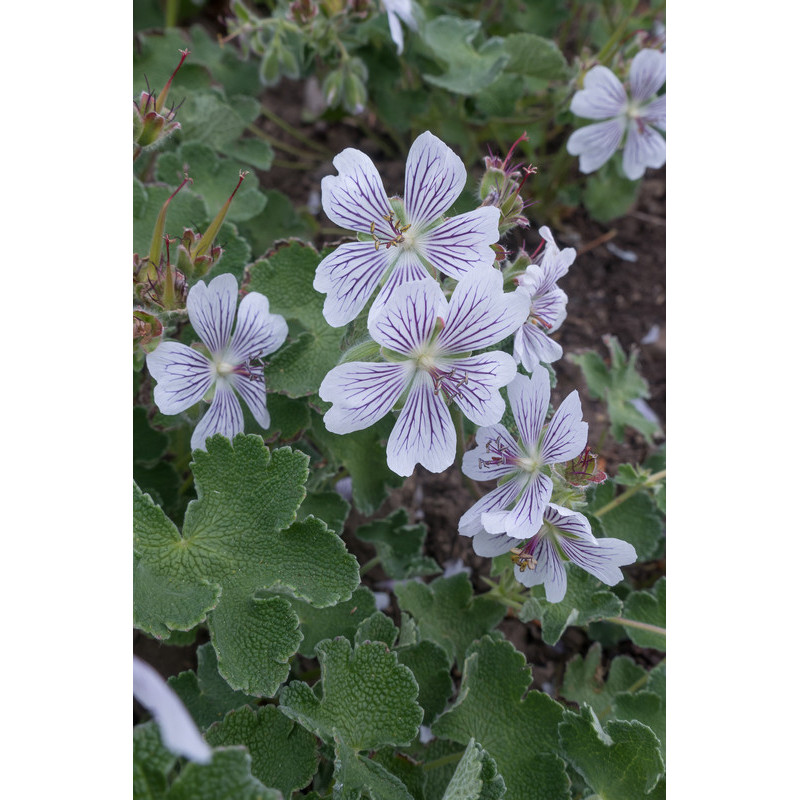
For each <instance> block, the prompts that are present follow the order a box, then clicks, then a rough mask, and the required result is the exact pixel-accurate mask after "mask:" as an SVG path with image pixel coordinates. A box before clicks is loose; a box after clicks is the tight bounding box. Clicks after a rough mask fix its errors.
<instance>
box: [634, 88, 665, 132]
mask: <svg viewBox="0 0 800 800" xmlns="http://www.w3.org/2000/svg"><path fill="white" fill-rule="evenodd" d="M639 119H640V120H642V121H643V122H645V123H647V124H648V125H655V126H656V128H661V130H662V131H665V130H666V129H667V96H666V95H665V94H662V95H661V97H656V99H655V100H653V102H652V103H648V104H647V105H646V106H642V108H640V109H639Z"/></svg>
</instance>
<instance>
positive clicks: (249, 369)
mask: <svg viewBox="0 0 800 800" xmlns="http://www.w3.org/2000/svg"><path fill="white" fill-rule="evenodd" d="M214 366H215V367H216V370H217V376H218V377H220V378H227V377H228V376H229V375H241V376H242V377H244V378H247V379H248V380H250V381H263V380H264V366H263V364H260V363H259V359H249V360H248V361H246V362H245V363H243V364H231V363H230V362H228V361H225V360H220V361H217V362H215V364H214Z"/></svg>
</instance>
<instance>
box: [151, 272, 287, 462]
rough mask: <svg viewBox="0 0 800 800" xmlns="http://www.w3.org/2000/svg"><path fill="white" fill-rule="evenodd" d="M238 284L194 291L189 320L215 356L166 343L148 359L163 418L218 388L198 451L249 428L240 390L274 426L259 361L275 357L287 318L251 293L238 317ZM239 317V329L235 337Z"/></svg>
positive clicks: (195, 437) (197, 438)
mask: <svg viewBox="0 0 800 800" xmlns="http://www.w3.org/2000/svg"><path fill="white" fill-rule="evenodd" d="M237 296H238V284H237V282H236V278H235V277H234V276H233V275H230V274H225V275H219V276H217V277H216V278H214V279H213V280H212V281H211V282H210V283H209V284H208V286H206V285H205V283H204V282H203V281H199V282H198V283H196V284H195V285H194V286H192V288H191V289H190V290H189V295H188V297H187V298H186V309H187V311H188V312H189V321H190V322H191V323H192V327H193V328H194V330H195V332H196V333H197V335H198V336H199V337H200V339H201V340H202V342H203V344H204V345H205V346H206V348H207V349H208V352H209V353H210V356H211V357H210V358H209V357H208V356H206V355H204V354H203V353H200V352H198V351H197V350H194V349H192V348H191V347H188V346H187V345H185V344H182V343H180V342H162V343H161V344H160V345H159V346H158V347H157V348H156V349H155V350H154V351H153V352H152V353H149V354H148V355H147V368H148V369H149V370H150V374H151V375H152V376H153V378H155V380H156V381H157V382H158V385H157V386H156V388H155V390H154V392H153V398H154V400H155V402H156V405H157V406H158V408H159V410H160V411H161V413H162V414H179V413H180V412H181V411H185V410H186V409H187V408H190V407H191V406H193V405H194V404H195V403H197V402H199V401H200V400H201V399H202V398H203V396H204V395H205V394H206V392H208V391H209V390H210V389H211V388H212V387H213V389H214V399H213V401H212V403H211V408H210V409H209V410H208V412H207V413H206V414H205V416H204V417H203V418H202V419H201V420H200V422H199V424H198V425H197V428H195V431H194V433H193V434H192V443H191V446H192V450H198V449H199V450H204V449H205V446H206V439H207V438H208V437H209V436H213V435H214V434H215V433H221V434H223V435H225V436H227V437H228V438H229V439H232V438H233V437H234V436H235V435H236V434H237V433H241V432H242V431H243V430H244V416H243V415H242V409H241V406H240V405H239V401H238V400H237V399H236V395H235V394H234V390H235V391H236V392H238V394H239V395H240V396H241V397H242V398H243V399H244V401H245V403H247V407H248V408H249V409H250V411H252V413H253V416H254V417H255V419H256V422H258V424H259V425H261V427H262V428H264V429H266V428H269V412H268V411H267V389H266V386H265V385H264V368H263V366H261V365H260V364H259V363H258V360H259V359H261V358H263V357H264V356H266V355H269V354H270V353H274V352H275V351H276V350H277V349H278V348H279V347H280V346H281V345H282V344H283V342H284V340H285V339H286V335H287V333H288V328H287V326H286V320H285V319H284V318H283V317H282V316H280V315H279V314H270V313H269V301H268V300H267V298H266V297H264V295H263V294H259V293H258V292H250V293H249V294H248V295H246V296H245V298H244V300H242V302H241V304H240V305H239V312H238V316H237V313H236V299H237ZM234 317H235V318H236V330H235V331H234V332H233V336H231V330H232V328H233V321H234Z"/></svg>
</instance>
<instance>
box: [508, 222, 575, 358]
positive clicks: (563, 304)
mask: <svg viewBox="0 0 800 800" xmlns="http://www.w3.org/2000/svg"><path fill="white" fill-rule="evenodd" d="M539 235H540V236H541V237H542V239H544V240H545V242H546V244H545V249H544V254H543V255H542V256H541V261H540V262H539V263H538V264H536V263H534V264H531V265H530V266H529V267H528V268H527V270H526V271H525V272H524V273H523V274H522V275H520V276H519V278H517V284H518V285H519V286H520V288H521V289H522V290H523V291H525V292H526V294H527V295H528V296H529V297H530V310H529V312H528V318H527V319H526V320H525V322H524V324H523V325H522V327H521V328H520V329H519V330H518V331H517V333H516V335H515V336H514V358H515V359H516V360H517V363H518V364H519V363H521V364H522V366H523V367H524V368H525V369H526V370H528V372H531V371H533V368H534V367H535V366H536V365H537V364H539V363H540V362H542V361H543V362H545V363H546V364H550V363H552V362H553V361H557V360H558V359H559V358H561V356H562V354H563V350H562V349H561V345H560V344H558V342H554V341H553V340H552V339H551V338H550V334H551V333H553V332H554V331H556V330H558V328H559V327H560V326H561V323H562V322H563V321H564V319H565V318H566V316H567V295H566V294H565V292H564V291H563V289H560V288H559V287H558V286H556V281H557V280H558V279H559V278H562V277H563V276H564V275H566V274H567V270H568V269H569V268H570V266H571V265H572V262H573V261H574V260H575V249H574V248H572V247H567V248H565V249H564V250H559V248H558V245H557V244H556V242H555V239H554V238H553V234H552V233H551V232H550V228H547V227H542V228H539Z"/></svg>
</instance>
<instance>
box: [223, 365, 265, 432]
mask: <svg viewBox="0 0 800 800" xmlns="http://www.w3.org/2000/svg"><path fill="white" fill-rule="evenodd" d="M230 381H231V383H232V384H233V387H234V389H236V391H237V392H239V395H240V396H241V397H242V399H243V400H244V401H245V403H247V407H248V408H249V409H250V411H251V412H252V414H253V416H254V417H255V420H256V422H257V423H258V424H259V425H260V426H261V427H262V428H263V429H264V430H266V429H267V428H269V411H267V387H266V386H265V385H264V378H263V377H258V378H253V379H252V380H251V379H250V378H246V377H245V376H244V375H231V376H230Z"/></svg>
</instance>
